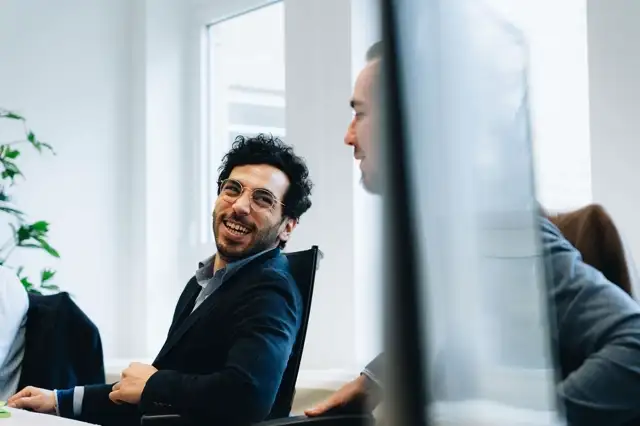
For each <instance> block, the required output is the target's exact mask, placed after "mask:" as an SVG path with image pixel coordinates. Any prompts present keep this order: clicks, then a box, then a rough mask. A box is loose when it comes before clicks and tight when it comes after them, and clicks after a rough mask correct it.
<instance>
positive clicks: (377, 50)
mask: <svg viewBox="0 0 640 426" xmlns="http://www.w3.org/2000/svg"><path fill="white" fill-rule="evenodd" d="M383 47H384V46H383V45H382V42H381V41H377V42H375V43H373V44H372V45H371V46H370V47H369V49H367V54H366V56H365V58H366V59H367V62H371V61H375V60H376V59H381V58H382V52H383Z"/></svg>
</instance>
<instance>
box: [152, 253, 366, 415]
mask: <svg viewBox="0 0 640 426" xmlns="http://www.w3.org/2000/svg"><path fill="white" fill-rule="evenodd" d="M286 256H287V259H288V260H289V267H290V269H291V275H292V276H293V278H294V280H295V282H296V284H297V285H298V289H299V290H300V294H301V295H302V300H303V302H304V312H303V314H302V323H301V325H300V331H299V332H298V337H297V338H296V342H295V344H294V346H293V350H292V352H291V357H290V358H289V363H288V364H287V368H286V370H285V372H284V375H283V377H282V382H281V383H280V387H279V389H278V393H277V395H276V402H275V403H274V405H273V406H274V408H273V409H272V411H271V413H269V416H268V417H267V418H268V419H271V420H266V421H264V422H261V423H258V424H257V425H254V426H284V425H303V424H309V425H313V426H360V425H364V424H365V423H363V421H362V419H363V418H368V417H363V416H359V415H347V414H344V415H332V416H327V417H320V418H314V419H309V418H306V417H304V416H301V417H288V416H289V413H290V412H291V407H292V405H293V398H294V396H295V386H296V381H297V379H298V371H299V370H300V361H301V360H302V353H303V350H304V342H305V339H306V335H307V325H308V323H309V314H310V311H311V300H312V298H313V285H314V282H315V277H316V270H317V269H318V266H319V261H320V260H321V259H322V256H323V254H322V252H321V251H320V249H318V246H313V247H311V249H309V250H303V251H298V252H294V253H286ZM141 425H142V426H224V425H210V424H200V423H193V422H190V421H188V420H187V419H185V418H182V416H181V415H179V414H161V415H144V416H142V418H141Z"/></svg>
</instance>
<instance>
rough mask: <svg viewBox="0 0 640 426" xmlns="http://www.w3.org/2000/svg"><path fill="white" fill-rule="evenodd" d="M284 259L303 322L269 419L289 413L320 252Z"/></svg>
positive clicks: (288, 254)
mask: <svg viewBox="0 0 640 426" xmlns="http://www.w3.org/2000/svg"><path fill="white" fill-rule="evenodd" d="M286 256H287V259H288V260H289V269H290V270H291V275H292V276H293V279H294V280H295V282H296V284H297V285H298V289H299V290H300V294H301V295H302V302H303V312H302V323H301V324H300V330H299V331H298V336H297V337H296V342H295V344H294V345H293V350H292V351H291V356H290V357H289V362H288V363H287V368H286V370H285V371H284V375H283V376H282V382H280V387H279V388H278V394H277V395H276V400H275V403H274V405H273V408H272V409H271V413H269V417H268V418H269V419H277V418H280V417H287V416H289V413H290V412H291V406H292V405H293V398H294V396H295V392H296V381H297V380H298V371H300V361H301V360H302V351H303V350H304V341H305V339H306V337H307V325H308V324H309V314H310V311H311V299H312V298H313V283H314V281H315V279H316V270H317V268H318V261H319V259H320V258H321V256H322V252H321V251H320V250H319V249H318V246H313V247H311V248H310V249H309V250H303V251H297V252H294V253H286Z"/></svg>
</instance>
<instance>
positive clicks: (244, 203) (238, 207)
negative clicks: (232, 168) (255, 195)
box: [233, 191, 251, 216]
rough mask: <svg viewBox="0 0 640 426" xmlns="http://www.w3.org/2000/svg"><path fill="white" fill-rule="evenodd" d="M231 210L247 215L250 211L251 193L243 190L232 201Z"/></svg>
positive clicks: (240, 214)
mask: <svg viewBox="0 0 640 426" xmlns="http://www.w3.org/2000/svg"><path fill="white" fill-rule="evenodd" d="M233 211H234V212H235V213H236V214H237V215H239V216H248V215H249V214H250V213H251V193H250V192H249V191H244V192H243V193H242V195H240V197H238V199H237V200H236V201H235V202H234V203H233Z"/></svg>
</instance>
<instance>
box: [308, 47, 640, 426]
mask: <svg viewBox="0 0 640 426" xmlns="http://www.w3.org/2000/svg"><path fill="white" fill-rule="evenodd" d="M381 60H382V46H381V44H380V43H377V44H375V45H374V46H372V47H371V48H370V49H369V51H368V52H367V65H366V66H365V68H364V69H363V70H362V71H361V72H360V75H359V76H358V79H357V81H356V84H355V87H354V92H353V98H352V100H351V106H352V108H353V110H354V117H353V120H352V121H351V124H350V125H349V127H348V129H347V132H346V134H345V138H344V142H345V144H346V145H349V146H351V147H353V149H354V157H355V158H356V159H357V160H360V161H361V162H360V169H361V171H362V182H363V185H364V187H365V188H366V189H367V190H368V191H369V192H372V193H375V194H379V193H380V192H381V185H380V183H381V179H382V177H381V176H380V170H379V168H378V166H377V161H378V148H379V147H378V146H377V145H378V144H379V142H378V141H377V140H376V137H375V136H376V135H375V129H376V126H377V124H378V111H377V110H378V108H379V101H378V93H377V85H376V79H377V77H378V74H379V71H380V66H381V64H380V62H381ZM540 227H541V237H542V246H543V249H544V261H545V267H546V269H547V271H548V280H549V283H548V288H549V294H548V298H549V300H550V304H551V308H552V309H553V310H554V313H555V325H554V330H553V333H552V335H553V342H552V344H553V346H554V348H555V349H556V350H555V352H556V353H557V354H558V361H559V364H560V365H559V373H560V374H559V378H560V381H559V382H558V384H557V388H556V390H557V393H558V395H559V396H560V399H561V401H562V403H563V404H564V406H565V414H566V417H567V420H568V424H569V425H571V426H601V425H607V426H624V425H631V424H638V423H639V422H640V403H639V402H640V306H639V305H638V303H637V302H636V301H634V300H633V299H632V298H630V297H629V296H628V295H627V294H626V293H624V292H623V291H622V290H621V289H620V288H619V287H618V286H616V285H615V284H613V283H611V282H610V281H608V280H607V279H606V278H605V277H604V275H603V274H602V273H600V272H599V271H597V270H596V269H594V268H592V267H591V266H589V265H587V264H585V263H584V262H583V261H582V258H581V256H580V253H579V252H578V251H577V250H576V249H575V248H574V247H573V246H572V245H571V244H570V243H569V242H568V241H567V240H566V239H565V238H564V237H563V236H562V234H561V233H560V231H559V230H558V229H557V228H556V227H555V226H554V225H553V224H552V223H551V222H550V221H549V220H547V219H546V218H544V217H541V218H540ZM518 284H520V283H517V282H514V283H513V285H518ZM454 355H455V354H454ZM383 361H384V357H383V356H378V357H377V358H376V359H375V360H374V361H373V362H372V363H371V364H369V366H367V368H366V369H365V370H364V371H363V373H362V374H361V375H360V376H359V377H357V378H356V379H354V380H353V381H352V382H350V383H347V384H346V385H345V386H343V387H342V388H341V389H339V390H338V391H337V392H335V393H334V394H333V395H331V396H330V397H329V398H328V399H327V400H326V401H324V402H322V403H320V404H318V405H317V406H316V407H314V408H312V409H309V410H307V411H306V414H307V416H310V417H315V416H320V415H322V414H325V413H329V412H333V411H336V410H339V411H342V410H349V409H350V408H352V407H355V408H362V404H361V403H362V401H364V400H367V399H368V400H369V402H370V404H371V405H372V406H373V405H375V404H377V402H378V398H379V396H380V395H381V390H382V382H381V380H380V372H381V370H382V368H381V367H382V363H383ZM434 387H435V388H437V383H436V384H434Z"/></svg>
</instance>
